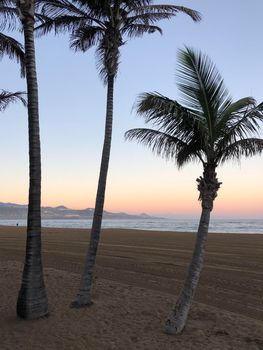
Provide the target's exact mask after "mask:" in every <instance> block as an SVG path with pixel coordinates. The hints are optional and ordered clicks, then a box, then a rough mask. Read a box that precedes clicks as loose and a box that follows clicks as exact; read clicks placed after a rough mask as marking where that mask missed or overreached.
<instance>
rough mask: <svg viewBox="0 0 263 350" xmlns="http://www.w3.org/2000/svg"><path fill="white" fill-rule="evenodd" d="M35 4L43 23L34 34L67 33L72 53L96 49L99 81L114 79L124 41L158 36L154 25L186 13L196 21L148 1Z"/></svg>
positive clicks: (195, 15)
mask: <svg viewBox="0 0 263 350" xmlns="http://www.w3.org/2000/svg"><path fill="white" fill-rule="evenodd" d="M37 3H38V5H39V6H40V7H41V8H42V15H43V17H42V18H43V21H44V22H43V23H42V24H41V25H39V26H38V27H37V29H36V31H37V33H38V34H39V35H42V34H45V33H47V32H49V31H51V30H55V33H58V32H61V31H65V30H66V31H69V32H70V33H71V37H70V46H71V48H73V49H75V50H76V51H78V50H80V51H86V50H88V49H89V48H91V47H92V46H95V45H96V46H97V48H96V52H97V57H98V66H99V69H100V73H101V74H102V76H103V78H106V77H107V75H114V76H115V75H116V73H117V70H118V64H119V54H120V53H119V48H120V46H122V45H123V44H124V43H125V37H130V38H131V37H140V36H142V35H143V34H144V33H154V32H159V33H162V31H161V28H159V27H158V26H156V25H155V24H156V23H157V22H158V21H160V20H161V19H169V18H171V17H173V16H175V15H176V14H177V13H178V12H183V13H186V14H187V15H189V16H190V17H191V18H192V19H193V20H194V21H198V20H200V14H199V13H198V12H196V11H194V10H191V9H188V8H185V7H182V6H175V5H154V4H153V1H152V0H148V1H146V0H142V1H135V0H125V1H120V0H111V1H108V0H107V1H98V0H71V1H68V0H39V1H37Z"/></svg>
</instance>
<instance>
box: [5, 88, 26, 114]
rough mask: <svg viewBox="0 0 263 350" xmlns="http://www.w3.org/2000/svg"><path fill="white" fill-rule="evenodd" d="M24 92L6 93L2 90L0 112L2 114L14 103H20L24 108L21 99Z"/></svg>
mask: <svg viewBox="0 0 263 350" xmlns="http://www.w3.org/2000/svg"><path fill="white" fill-rule="evenodd" d="M24 95H25V92H21V91H17V92H8V91H5V90H2V91H1V92H0V111H1V112H3V111H4V110H5V109H6V108H7V107H8V106H9V105H10V104H11V103H15V102H17V101H20V102H22V103H23V105H24V106H26V105H27V102H26V100H25V98H24V97H23V96H24Z"/></svg>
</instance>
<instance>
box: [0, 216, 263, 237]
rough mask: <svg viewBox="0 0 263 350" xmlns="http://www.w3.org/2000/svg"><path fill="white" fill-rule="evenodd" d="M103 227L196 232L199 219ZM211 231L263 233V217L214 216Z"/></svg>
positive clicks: (66, 223)
mask: <svg viewBox="0 0 263 350" xmlns="http://www.w3.org/2000/svg"><path fill="white" fill-rule="evenodd" d="M91 224H92V220H91V219H86V220H85V219H81V220H78V219H74V220H70V219H67V220H42V226H43V227H61V228H91ZM0 225H5V226H16V225H19V226H26V220H0ZM102 227H103V228H124V229H125V228H126V229H137V230H153V231H177V232H196V230H197V228H198V219H192V218H190V219H189V218H187V219H181V218H180V219H170V218H169V219H168V218H167V219H165V218H161V219H152V218H151V219H138V220H135V219H132V220H131V219H121V220H116V219H105V220H103V221H102ZM209 232H221V233H261V234H263V219H218V218H212V219H211V220H210V225H209Z"/></svg>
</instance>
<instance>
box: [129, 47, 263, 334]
mask: <svg viewBox="0 0 263 350" xmlns="http://www.w3.org/2000/svg"><path fill="white" fill-rule="evenodd" d="M178 57H179V67H178V76H177V77H178V88H179V90H180V92H181V95H182V103H183V104H180V103H179V102H177V101H175V100H171V99H169V98H167V97H165V96H163V95H160V94H158V93H144V94H142V95H141V96H140V97H139V99H138V102H137V105H136V109H137V112H138V114H139V115H141V116H143V117H144V118H145V121H146V123H152V124H153V125H154V126H155V127H156V128H157V129H156V130H152V129H142V128H141V129H132V130H129V131H127V132H126V134H125V137H126V139H128V140H136V141H138V142H139V143H142V144H144V145H146V146H147V147H149V148H150V149H151V150H152V151H153V152H154V153H156V154H157V155H160V156H163V157H165V158H167V159H171V160H174V161H175V162H176V164H177V166H178V167H179V168H180V167H182V166H183V165H185V164H186V163H188V162H192V161H196V160H197V161H199V162H201V163H202V165H203V176H201V177H200V178H199V179H197V183H198V186H197V187H198V191H199V193H200V195H199V200H200V201H201V205H202V213H201V218H200V222H199V227H198V231H197V238H196V244H195V248H194V251H193V256H192V260H191V263H190V266H189V269H188V272H187V276H186V279H185V282H184V284H183V287H182V290H181V293H180V295H179V298H178V300H177V303H176V305H175V307H174V309H173V310H172V312H171V314H170V315H169V317H168V319H167V320H166V323H165V327H164V330H165V332H166V333H170V334H177V333H180V332H181V331H182V330H183V328H184V326H185V323H186V320H187V317H188V312H189V309H190V306H191V302H192V299H193V297H194V293H195V290H196V287H197V284H198V281H199V276H200V273H201V270H202V266H203V260H204V254H205V246H206V241H207V233H208V227H209V220H210V212H211V211H212V209H213V202H214V199H215V198H216V196H217V191H218V189H219V187H220V185H221V183H220V182H218V180H217V177H216V168H217V166H218V165H219V164H223V163H224V162H226V161H228V160H231V159H238V160H239V159H240V158H241V156H245V157H250V156H253V155H256V154H260V153H261V152H262V151H263V140H262V139H261V138H256V137H255V135H256V134H257V131H258V129H259V122H260V121H263V103H261V104H259V105H258V106H256V102H255V100H254V99H253V98H252V97H245V98H242V99H240V100H238V101H236V102H233V101H232V99H231V97H230V96H229V93H228V91H227V89H226V88H225V87H224V83H223V79H222V78H221V76H220V74H219V72H218V71H217V69H216V67H215V65H214V64H213V63H212V62H211V60H210V59H209V58H208V57H207V55H204V54H202V53H200V52H195V51H194V50H192V49H190V48H185V50H180V51H179V56H178Z"/></svg>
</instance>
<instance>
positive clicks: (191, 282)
mask: <svg viewBox="0 0 263 350" xmlns="http://www.w3.org/2000/svg"><path fill="white" fill-rule="evenodd" d="M197 182H198V190H199V191H200V197H199V199H200V200H201V201H202V214H201V218H200V221H199V227H198V232H197V238H196V243H195V248H194V252H193V256H192V260H191V263H190V266H189V269H188V272H187V276H186V279H185V282H184V285H183V288H182V290H181V292H180V295H179V298H178V300H177V303H176V305H175V307H174V309H173V310H172V312H171V314H170V315H169V316H168V318H167V320H166V322H165V325H164V331H165V333H168V334H179V333H181V332H182V331H183V329H184V327H185V324H186V321H187V317H188V313H189V310H190V307H191V304H192V301H193V297H194V294H195V291H196V288H197V285H198V281H199V277H200V274H201V271H202V267H203V262H204V255H205V247H206V241H207V233H208V227H209V221H210V212H211V211H212V209H213V201H214V199H215V198H216V196H217V191H218V189H219V187H220V184H221V183H219V182H218V180H217V178H216V172H215V166H214V165H212V166H210V165H206V166H205V169H204V174H203V177H200V178H199V179H197Z"/></svg>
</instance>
